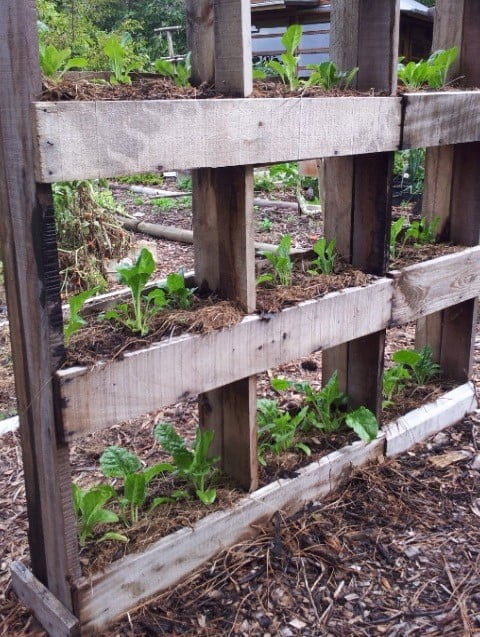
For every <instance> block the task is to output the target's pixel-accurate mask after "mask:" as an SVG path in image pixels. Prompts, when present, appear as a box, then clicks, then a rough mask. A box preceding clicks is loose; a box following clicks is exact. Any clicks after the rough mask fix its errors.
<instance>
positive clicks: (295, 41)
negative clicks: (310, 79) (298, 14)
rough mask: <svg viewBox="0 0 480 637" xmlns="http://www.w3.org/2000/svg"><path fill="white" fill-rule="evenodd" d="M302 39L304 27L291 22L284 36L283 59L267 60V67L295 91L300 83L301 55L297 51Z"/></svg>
mask: <svg viewBox="0 0 480 637" xmlns="http://www.w3.org/2000/svg"><path fill="white" fill-rule="evenodd" d="M301 39H302V27H301V26H300V25H299V24H291V25H290V26H289V27H288V29H287V30H286V31H285V33H284V34H283V36H282V44H283V46H284V47H285V53H282V55H281V61H279V60H270V61H269V62H267V68H270V69H271V70H272V71H273V72H274V73H275V74H277V75H278V76H279V77H280V79H281V80H282V82H283V83H284V84H288V85H289V87H290V90H291V91H295V90H296V89H297V88H298V86H299V84H300V79H299V77H298V75H297V65H298V60H299V56H296V55H295V51H296V50H297V48H298V45H299V44H300V40H301Z"/></svg>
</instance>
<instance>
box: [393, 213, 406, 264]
mask: <svg viewBox="0 0 480 637" xmlns="http://www.w3.org/2000/svg"><path fill="white" fill-rule="evenodd" d="M404 226H405V217H399V218H398V219H397V220H396V221H394V222H393V223H392V225H391V227H390V257H391V258H392V259H396V258H397V257H398V256H399V255H400V252H401V248H400V250H398V243H399V237H400V235H401V233H402V231H403V228H404Z"/></svg>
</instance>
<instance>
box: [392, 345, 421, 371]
mask: <svg viewBox="0 0 480 637" xmlns="http://www.w3.org/2000/svg"><path fill="white" fill-rule="evenodd" d="M392 358H393V360H394V361H395V362H396V363H402V364H404V365H410V366H412V367H413V366H415V365H416V364H417V363H418V361H419V360H420V354H419V353H418V352H416V351H415V350H413V349H403V350H399V351H398V352H394V354H393V356H392Z"/></svg>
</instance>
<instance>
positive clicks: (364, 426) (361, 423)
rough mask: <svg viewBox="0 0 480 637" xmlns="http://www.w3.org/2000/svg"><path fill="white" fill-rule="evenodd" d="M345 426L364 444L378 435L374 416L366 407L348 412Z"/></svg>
mask: <svg viewBox="0 0 480 637" xmlns="http://www.w3.org/2000/svg"><path fill="white" fill-rule="evenodd" d="M345 424H346V425H347V427H349V428H350V429H353V431H354V432H355V433H356V434H357V436H358V437H359V438H360V440H363V441H364V442H372V440H375V438H376V437H377V435H378V421H377V419H376V418H375V414H374V413H373V412H371V411H370V409H367V408H366V407H363V406H361V407H358V409H355V410H354V411H350V412H348V414H347V415H346V416H345Z"/></svg>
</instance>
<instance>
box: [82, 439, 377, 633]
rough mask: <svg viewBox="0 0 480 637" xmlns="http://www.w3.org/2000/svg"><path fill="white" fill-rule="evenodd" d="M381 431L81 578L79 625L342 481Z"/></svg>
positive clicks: (103, 619) (161, 586)
mask: <svg viewBox="0 0 480 637" xmlns="http://www.w3.org/2000/svg"><path fill="white" fill-rule="evenodd" d="M384 444H385V441H384V438H383V434H380V436H379V438H378V439H377V440H375V441H374V442H372V443H371V444H369V445H365V443H363V442H356V443H354V444H353V445H351V446H349V447H345V448H344V449H341V450H340V451H335V452H333V453H331V454H329V455H328V456H326V457H324V458H322V459H321V460H320V461H319V462H315V463H312V464H310V465H308V466H307V467H304V468H303V469H300V470H299V471H298V473H299V475H298V477H295V478H291V479H288V480H282V479H280V480H278V481H276V482H275V483H272V484H270V485H268V486H266V487H263V488H262V489H259V490H258V491H255V492H254V493H252V494H251V495H250V496H247V497H245V498H244V499H243V500H241V501H240V502H239V503H238V504H237V505H235V506H234V508H232V509H230V510H228V511H223V512H218V513H213V514H212V515H210V516H208V517H207V518H205V519H203V520H201V521H200V522H198V523H197V524H195V525H194V526H193V527H192V528H188V529H187V528H185V529H181V530H180V531H177V532H176V533H174V534H173V535H171V536H168V537H166V538H164V539H162V540H159V541H158V542H156V543H155V544H152V545H151V546H150V547H149V548H148V549H147V550H146V551H145V552H144V553H143V554H132V555H129V556H127V557H126V558H124V559H123V560H120V561H119V562H117V563H116V564H113V565H112V566H110V567H108V568H107V569H106V570H105V571H104V572H103V573H100V574H98V575H96V576H94V577H93V579H92V580H88V581H85V583H84V586H83V587H82V588H81V590H80V600H81V606H82V627H83V628H84V630H85V632H86V634H90V632H91V631H93V630H96V631H97V632H100V631H101V629H102V628H103V627H104V626H106V625H107V623H110V622H111V621H112V620H113V619H115V618H117V617H119V616H120V615H122V614H123V613H125V612H126V611H128V610H129V609H131V608H132V607H134V606H138V605H139V604H140V603H142V602H144V601H146V600H147V599H148V598H150V597H152V596H153V595H155V594H157V593H159V592H160V591H162V590H165V589H166V588H168V587H169V586H172V585H173V584H175V583H177V582H178V581H180V580H181V579H182V578H184V577H185V576H186V575H188V574H189V573H190V572H192V571H193V570H194V569H196V568H198V567H199V566H201V565H202V564H204V563H205V562H206V561H208V560H209V559H211V558H212V557H214V556H215V555H216V554H217V553H220V552H221V551H223V550H225V549H227V548H229V547H230V546H233V545H234V544H236V543H237V542H240V541H242V540H245V539H247V538H250V537H253V536H254V535H255V534H256V533H258V530H259V527H260V526H261V525H265V524H266V523H267V522H268V521H269V520H270V519H271V517H272V516H273V514H274V513H275V512H276V511H282V512H283V513H284V514H285V515H291V514H293V513H294V512H296V511H298V510H299V509H300V508H301V507H302V506H303V505H304V504H305V503H306V502H308V501H310V500H318V499H320V498H323V497H325V496H326V495H328V494H329V493H331V492H332V491H333V490H334V489H336V488H337V487H338V486H339V485H340V484H342V483H344V482H345V481H346V480H347V479H348V477H349V476H350V475H351V474H352V471H353V470H354V468H355V467H359V466H362V465H364V464H365V463H366V462H368V461H372V460H375V459H378V458H380V457H381V456H382V453H383V449H384Z"/></svg>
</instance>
